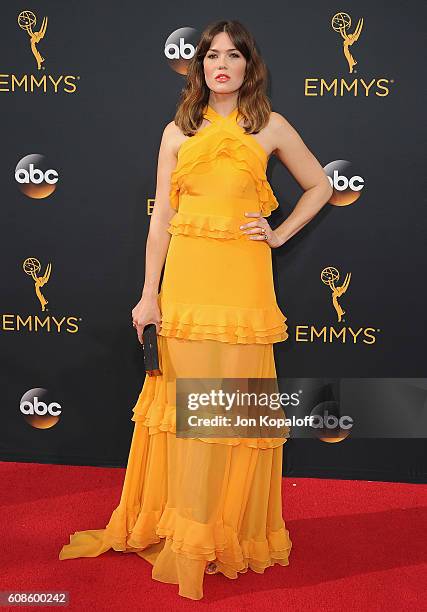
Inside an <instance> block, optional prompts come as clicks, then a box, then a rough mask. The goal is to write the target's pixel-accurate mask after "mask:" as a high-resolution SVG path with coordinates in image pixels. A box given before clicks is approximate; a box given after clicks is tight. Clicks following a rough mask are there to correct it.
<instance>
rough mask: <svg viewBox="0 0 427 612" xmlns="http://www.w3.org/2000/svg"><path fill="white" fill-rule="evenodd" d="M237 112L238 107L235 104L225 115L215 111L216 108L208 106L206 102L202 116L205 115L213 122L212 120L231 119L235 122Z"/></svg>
mask: <svg viewBox="0 0 427 612" xmlns="http://www.w3.org/2000/svg"><path fill="white" fill-rule="evenodd" d="M238 112H239V109H238V107H237V106H236V107H235V108H234V109H233V110H232V111H231V113H228V115H226V116H224V115H220V114H219V113H217V111H216V110H214V109H213V108H212V106H210V104H207V105H206V106H205V110H204V113H203V117H205V118H206V119H208V121H211V122H214V121H232V122H233V123H234V122H236V119H237V115H238Z"/></svg>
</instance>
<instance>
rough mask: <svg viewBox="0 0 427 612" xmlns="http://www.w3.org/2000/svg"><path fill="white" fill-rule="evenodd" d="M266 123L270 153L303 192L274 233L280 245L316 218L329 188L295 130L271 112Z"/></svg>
mask: <svg viewBox="0 0 427 612" xmlns="http://www.w3.org/2000/svg"><path fill="white" fill-rule="evenodd" d="M270 121H271V128H272V129H271V134H272V139H273V143H274V144H275V149H274V151H273V153H274V154H275V155H276V157H278V158H279V159H280V161H281V162H282V163H283V164H284V165H285V166H286V167H287V168H288V170H289V171H290V172H291V174H292V175H293V176H294V178H295V180H296V181H297V182H298V183H299V185H300V186H301V187H302V188H303V189H304V193H303V194H302V196H301V197H300V199H299V200H298V202H297V204H296V205H295V208H294V209H293V211H292V212H291V214H290V215H289V216H288V217H287V218H286V219H285V221H283V223H281V224H280V225H279V226H278V227H276V228H275V230H274V233H275V234H276V236H277V238H278V239H279V242H280V244H281V245H282V244H284V243H285V242H287V241H288V240H289V239H290V238H292V236H294V235H295V234H296V233H297V232H299V231H300V229H302V228H303V227H304V226H305V225H306V224H307V223H309V221H311V220H312V219H313V217H315V216H316V215H317V213H318V212H319V210H320V209H321V208H323V206H324V205H325V204H326V203H327V202H328V200H329V199H330V197H331V195H332V193H333V189H332V186H331V184H330V182H329V180H328V177H327V176H326V173H325V171H324V170H323V168H322V166H321V165H320V163H319V162H318V160H317V159H316V157H315V156H314V155H313V153H312V152H311V151H310V149H309V148H308V147H307V146H306V145H305V143H304V141H303V140H302V138H301V136H300V135H299V134H298V132H297V131H296V130H295V128H293V127H292V125H291V124H290V123H289V122H288V121H287V120H286V119H285V118H284V117H283V116H282V115H280V114H279V113H275V112H273V113H271V118H270Z"/></svg>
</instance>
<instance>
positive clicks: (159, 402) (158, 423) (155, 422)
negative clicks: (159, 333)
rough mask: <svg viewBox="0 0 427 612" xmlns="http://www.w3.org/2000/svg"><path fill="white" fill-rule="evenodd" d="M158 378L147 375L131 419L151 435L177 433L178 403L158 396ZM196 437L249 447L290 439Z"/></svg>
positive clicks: (264, 446)
mask: <svg viewBox="0 0 427 612" xmlns="http://www.w3.org/2000/svg"><path fill="white" fill-rule="evenodd" d="M156 378H157V377H149V376H148V375H147V376H146V379H145V383H144V387H143V391H141V394H140V396H139V398H138V401H137V403H136V405H135V406H134V408H133V410H132V412H133V416H132V418H131V420H132V421H134V422H135V423H136V422H142V424H143V425H144V426H145V427H147V428H148V434H149V435H154V434H158V433H161V432H169V433H173V434H175V435H176V405H174V404H170V403H168V401H167V399H166V398H165V397H158V396H157V397H156V394H155V386H156ZM147 387H148V389H147ZM150 390H151V392H150ZM163 395H164V394H163ZM283 431H284V432H287V434H289V432H290V428H289V427H286V428H284V430H283ZM196 439H198V440H202V442H208V443H211V444H225V445H227V446H238V445H239V444H243V445H244V446H247V447H249V448H260V449H266V448H275V447H276V446H282V445H283V444H285V443H286V442H287V441H288V438H287V437H285V436H284V437H281V438H196Z"/></svg>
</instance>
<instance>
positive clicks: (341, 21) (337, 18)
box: [331, 13, 363, 74]
mask: <svg viewBox="0 0 427 612" xmlns="http://www.w3.org/2000/svg"><path fill="white" fill-rule="evenodd" d="M331 25H332V29H333V30H334V31H335V32H339V33H340V34H341V36H342V38H343V51H344V55H345V58H346V60H347V62H348V68H349V72H350V74H351V73H352V72H353V66H355V65H356V64H357V62H356V60H355V59H354V57H353V56H352V54H351V53H350V49H349V47H351V45H352V44H353V43H354V42H356V41H357V40H359V36H360V33H361V32H362V27H363V17H362V18H361V19H359V21H358V22H357V26H356V28H355V30H354V32H353V34H349V33H347V31H346V30H347V29H348V28H349V27H350V26H351V17H350V15H348V14H347V13H336V14H335V15H334V16H333V17H332V21H331Z"/></svg>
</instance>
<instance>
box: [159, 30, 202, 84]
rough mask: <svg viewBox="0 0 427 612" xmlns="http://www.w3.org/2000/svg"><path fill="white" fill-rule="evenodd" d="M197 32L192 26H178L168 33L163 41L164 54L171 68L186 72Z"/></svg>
mask: <svg viewBox="0 0 427 612" xmlns="http://www.w3.org/2000/svg"><path fill="white" fill-rule="evenodd" d="M197 42H198V34H197V31H196V30H195V29H194V28H179V29H178V30H175V31H174V32H172V34H170V35H169V37H168V39H167V40H166V43H165V56H166V58H167V59H168V61H169V65H170V67H171V68H172V70H175V72H178V73H179V74H187V66H188V62H189V61H190V60H191V59H192V57H193V56H194V53H195V51H196V46H197Z"/></svg>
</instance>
